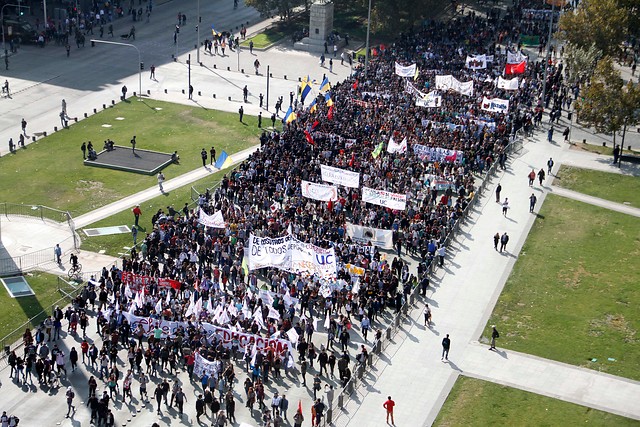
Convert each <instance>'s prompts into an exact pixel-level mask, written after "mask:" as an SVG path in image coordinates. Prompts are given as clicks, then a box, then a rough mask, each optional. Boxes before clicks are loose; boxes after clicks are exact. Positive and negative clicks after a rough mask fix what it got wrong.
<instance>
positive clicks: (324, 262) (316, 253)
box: [247, 234, 337, 279]
mask: <svg viewBox="0 0 640 427" xmlns="http://www.w3.org/2000/svg"><path fill="white" fill-rule="evenodd" d="M248 252H249V259H248V261H247V265H248V266H249V270H256V269H259V268H264V267H275V268H279V269H281V270H284V271H288V272H291V273H296V274H308V275H314V274H315V275H317V276H318V277H321V278H324V279H332V278H335V277H336V273H337V268H336V256H335V250H334V249H333V248H331V249H324V248H321V247H318V246H315V245H312V244H311V243H305V242H302V241H300V240H298V239H296V238H295V237H293V236H292V235H287V236H284V237H277V238H269V237H257V236H254V235H253V234H251V235H250V236H249V245H248Z"/></svg>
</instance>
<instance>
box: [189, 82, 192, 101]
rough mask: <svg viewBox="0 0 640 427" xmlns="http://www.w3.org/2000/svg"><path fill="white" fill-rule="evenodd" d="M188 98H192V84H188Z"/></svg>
mask: <svg viewBox="0 0 640 427" xmlns="http://www.w3.org/2000/svg"><path fill="white" fill-rule="evenodd" d="M189 99H193V86H191V85H189Z"/></svg>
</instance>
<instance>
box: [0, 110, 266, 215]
mask: <svg viewBox="0 0 640 427" xmlns="http://www.w3.org/2000/svg"><path fill="white" fill-rule="evenodd" d="M117 117H123V118H124V120H116V118H117ZM245 117H246V116H245ZM256 120H257V119H255V118H252V117H246V118H245V123H249V124H247V125H244V124H242V123H240V122H239V121H238V115H237V114H233V113H226V112H221V111H216V110H207V109H204V108H200V107H189V106H185V105H179V104H172V103H167V102H161V101H154V100H148V99H147V100H144V101H143V102H139V101H137V100H136V99H135V98H131V99H130V102H121V103H119V104H117V105H116V106H115V107H113V108H108V109H106V110H104V111H103V112H101V113H99V114H96V115H94V116H91V117H89V118H88V119H85V120H82V121H80V122H78V123H77V124H74V125H72V126H71V127H70V128H69V129H68V130H62V131H59V132H56V133H54V134H53V135H50V136H48V137H46V138H43V139H40V140H39V141H37V142H35V143H32V144H30V145H28V146H27V148H26V149H25V150H19V151H18V153H17V154H14V155H8V156H4V157H2V158H0V182H2V186H0V201H2V202H10V203H27V204H42V205H45V206H49V207H52V208H56V209H61V210H68V211H70V212H71V214H72V215H73V216H77V215H80V214H83V213H86V212H89V211H91V210H93V209H96V208H98V207H101V206H104V205H106V204H108V203H110V202H113V201H115V200H117V199H120V198H122V197H124V196H128V195H130V194H133V193H135V192H137V191H140V190H141V189H144V188H147V187H151V186H154V185H157V181H156V178H155V177H154V176H146V175H140V174H135V173H129V172H122V171H113V170H109V169H102V168H95V167H88V166H84V165H83V163H82V152H81V151H80V145H81V144H82V142H83V141H89V140H91V141H92V142H93V143H94V146H95V147H96V148H97V149H98V150H100V149H102V145H103V142H104V140H106V139H107V138H111V139H112V140H113V141H115V142H116V144H117V145H124V146H129V145H130V144H129V141H130V140H131V137H132V136H133V135H136V136H137V141H138V145H137V148H140V149H153V150H157V151H162V152H167V153H172V152H173V151H174V150H178V153H179V154H180V164H179V165H171V166H169V167H167V168H166V169H165V170H164V174H165V176H166V177H167V179H171V178H173V177H175V176H178V175H181V174H183V173H186V172H188V171H190V170H192V169H194V168H196V167H198V166H199V165H202V163H201V162H202V160H201V158H200V150H201V149H202V148H205V149H207V150H208V149H209V148H211V146H212V145H213V146H215V147H216V150H217V152H218V154H219V153H221V152H222V150H225V151H227V152H228V153H229V154H231V153H234V152H237V151H240V150H242V149H245V148H247V147H249V146H251V145H254V144H256V143H257V142H258V139H257V138H256V137H257V135H259V130H258V128H257V127H256V126H254V125H252V124H251V123H254V122H255V121H256ZM103 124H109V125H111V127H109V128H105V127H102V125H103ZM27 180H28V185H25V181H27ZM18 188H19V189H20V191H16V189H18Z"/></svg>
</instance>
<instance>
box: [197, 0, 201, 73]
mask: <svg viewBox="0 0 640 427" xmlns="http://www.w3.org/2000/svg"><path fill="white" fill-rule="evenodd" d="M201 23H202V17H201V16H200V0H198V24H197V26H196V32H197V33H198V48H197V50H196V62H198V64H199V63H200V24H201Z"/></svg>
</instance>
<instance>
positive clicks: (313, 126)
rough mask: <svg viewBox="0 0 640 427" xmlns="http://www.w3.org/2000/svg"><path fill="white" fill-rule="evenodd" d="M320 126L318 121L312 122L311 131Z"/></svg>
mask: <svg viewBox="0 0 640 427" xmlns="http://www.w3.org/2000/svg"><path fill="white" fill-rule="evenodd" d="M319 124H320V122H319V121H317V120H316V121H314V122H313V124H312V125H311V130H314V129H315V128H316V126H318V125H319Z"/></svg>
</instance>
